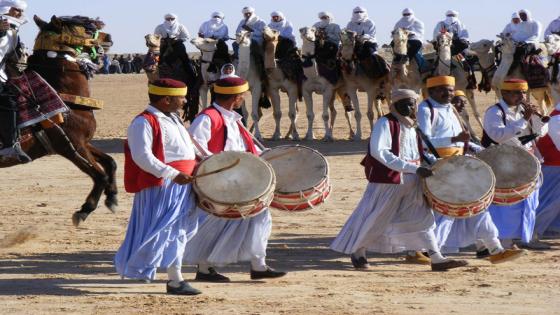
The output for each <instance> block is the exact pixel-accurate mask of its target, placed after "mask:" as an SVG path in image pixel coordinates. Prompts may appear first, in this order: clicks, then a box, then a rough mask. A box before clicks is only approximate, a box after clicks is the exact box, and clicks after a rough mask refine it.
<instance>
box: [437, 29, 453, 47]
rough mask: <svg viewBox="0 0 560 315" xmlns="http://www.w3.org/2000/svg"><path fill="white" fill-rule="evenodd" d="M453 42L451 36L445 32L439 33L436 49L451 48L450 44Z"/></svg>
mask: <svg viewBox="0 0 560 315" xmlns="http://www.w3.org/2000/svg"><path fill="white" fill-rule="evenodd" d="M452 41H453V34H452V33H449V32H447V31H445V32H440V33H439V35H438V37H437V46H438V47H451V42H452Z"/></svg>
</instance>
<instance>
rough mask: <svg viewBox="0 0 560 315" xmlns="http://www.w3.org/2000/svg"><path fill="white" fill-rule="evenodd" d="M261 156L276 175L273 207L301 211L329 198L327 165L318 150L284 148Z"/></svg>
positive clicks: (275, 149) (301, 147)
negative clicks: (270, 165)
mask: <svg viewBox="0 0 560 315" xmlns="http://www.w3.org/2000/svg"><path fill="white" fill-rule="evenodd" d="M261 157H262V158H263V159H265V160H267V161H269V162H270V164H272V168H273V169H274V173H275V174H276V180H277V182H276V190H275V191H274V199H273V200H272V203H271V206H272V207H274V208H276V209H278V210H284V211H303V210H307V209H311V208H313V207H314V206H317V205H319V204H321V203H323V202H324V201H325V200H326V198H327V197H328V196H329V194H330V192H331V185H330V182H329V164H328V163H327V160H326V159H325V157H324V156H323V155H322V154H321V153H319V152H318V151H317V150H313V149H311V148H308V147H305V146H300V145H295V146H294V145H284V146H278V147H275V148H273V149H270V150H268V151H266V152H264V153H263V154H262V155H261Z"/></svg>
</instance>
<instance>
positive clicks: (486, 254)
mask: <svg viewBox="0 0 560 315" xmlns="http://www.w3.org/2000/svg"><path fill="white" fill-rule="evenodd" d="M488 257H490V251H489V250H488V248H485V249H483V250H477V251H476V258H478V259H483V258H488Z"/></svg>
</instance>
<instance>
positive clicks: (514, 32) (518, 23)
mask: <svg viewBox="0 0 560 315" xmlns="http://www.w3.org/2000/svg"><path fill="white" fill-rule="evenodd" d="M541 31H542V27H541V23H540V22H538V21H535V20H533V19H532V18H531V13H530V12H529V11H528V10H525V9H524V10H520V11H519V12H517V15H516V14H515V13H514V15H512V19H511V23H510V24H508V25H506V27H505V28H504V30H503V31H502V33H503V34H510V35H511V39H513V41H515V42H516V43H517V49H516V50H515V55H514V56H513V59H514V60H520V59H523V57H525V56H527V55H528V54H531V53H535V50H536V44H538V42H539V37H540V35H541Z"/></svg>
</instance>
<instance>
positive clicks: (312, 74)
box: [299, 27, 354, 141]
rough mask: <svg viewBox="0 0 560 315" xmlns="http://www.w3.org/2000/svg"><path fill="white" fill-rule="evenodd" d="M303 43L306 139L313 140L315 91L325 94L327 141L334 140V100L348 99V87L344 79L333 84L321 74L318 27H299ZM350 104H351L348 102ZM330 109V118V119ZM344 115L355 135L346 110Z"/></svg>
mask: <svg viewBox="0 0 560 315" xmlns="http://www.w3.org/2000/svg"><path fill="white" fill-rule="evenodd" d="M299 32H300V35H301V39H302V41H303V44H302V46H301V55H302V58H303V60H304V66H303V74H304V75H305V81H303V86H302V93H303V99H304V101H305V106H306V109H307V134H306V135H305V140H313V139H314V138H315V136H314V134H313V120H314V119H315V113H314V112H313V93H317V94H319V95H322V96H323V114H322V116H321V117H322V118H323V123H324V126H325V137H324V139H323V140H325V141H333V126H334V121H335V118H336V114H337V112H336V108H335V107H334V100H335V98H336V96H337V95H338V96H339V97H340V99H341V100H343V101H344V100H345V99H347V98H346V97H345V92H346V87H345V86H344V82H343V81H342V80H338V82H337V83H336V84H332V83H331V82H330V81H329V80H327V79H326V78H324V77H323V76H321V75H319V70H318V68H317V61H316V59H315V48H316V47H315V41H316V40H317V37H316V29H315V28H314V27H303V28H300V29H299ZM348 105H350V104H348ZM329 110H330V120H329ZM344 115H345V117H346V121H347V122H348V127H349V128H350V138H352V137H353V136H354V135H353V133H352V124H351V123H350V116H349V114H348V112H347V111H346V110H345V111H344Z"/></svg>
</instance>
